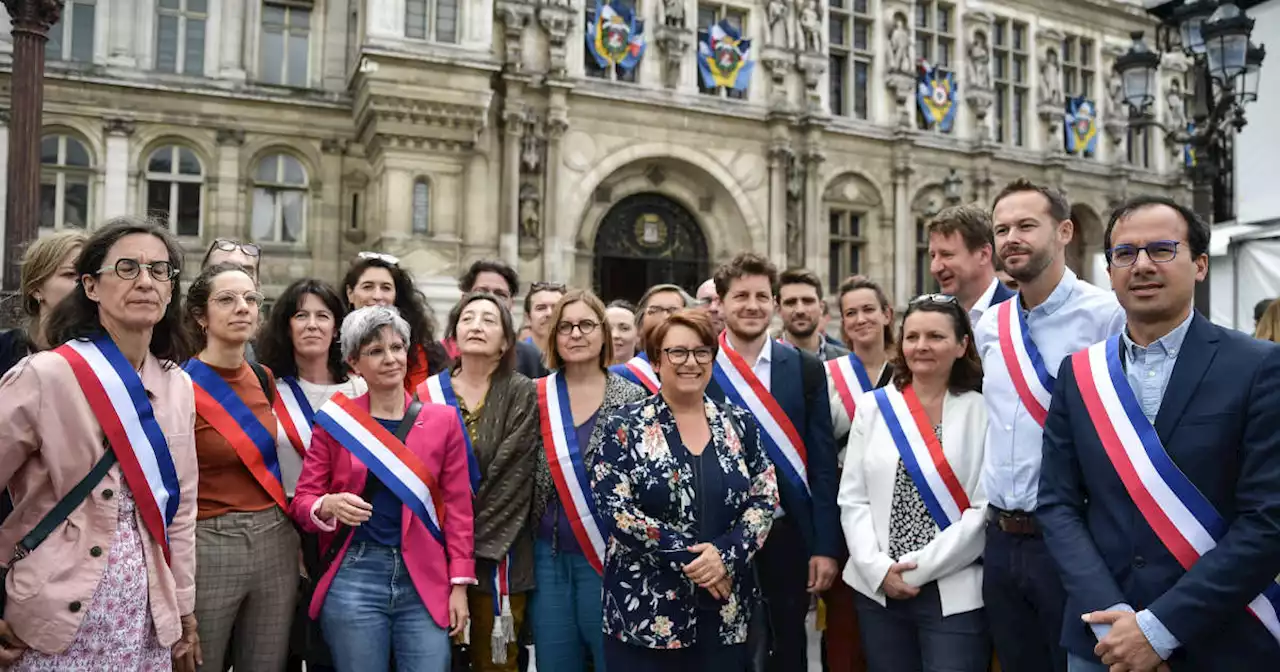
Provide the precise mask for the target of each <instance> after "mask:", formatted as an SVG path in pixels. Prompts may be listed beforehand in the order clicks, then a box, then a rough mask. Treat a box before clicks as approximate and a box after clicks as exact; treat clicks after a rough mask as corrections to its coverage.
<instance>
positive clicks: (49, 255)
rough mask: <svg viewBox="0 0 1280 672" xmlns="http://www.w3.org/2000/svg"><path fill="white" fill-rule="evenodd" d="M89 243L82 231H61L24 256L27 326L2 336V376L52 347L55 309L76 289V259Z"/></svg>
mask: <svg viewBox="0 0 1280 672" xmlns="http://www.w3.org/2000/svg"><path fill="white" fill-rule="evenodd" d="M87 239H88V236H86V235H85V234H84V233H82V232H80V231H59V232H57V233H54V234H52V235H48V236H44V237H41V238H39V239H37V240H36V241H35V242H33V243H31V247H28V248H27V251H26V252H24V253H23V255H22V261H21V262H20V263H21V265H22V286H21V288H20V290H19V294H20V295H21V298H22V312H23V314H25V315H26V317H27V322H26V326H25V327H22V328H18V329H10V330H9V331H6V332H3V333H0V375H3V374H4V372H6V371H8V370H9V369H11V368H13V365H14V364H17V363H18V362H19V361H20V360H21V359H22V358H23V357H26V356H27V355H30V354H32V353H34V352H40V351H41V350H48V349H49V348H50V347H52V346H51V344H50V343H49V340H48V339H47V338H45V329H44V326H45V323H46V322H48V321H49V316H50V315H52V314H53V308H54V306H57V305H58V303H59V302H60V301H62V299H63V298H64V297H66V296H67V295H68V294H70V293H71V292H72V290H74V289H75V288H76V282H78V280H79V278H77V277H76V257H78V256H80V250H81V248H83V247H84V241H85V240H87Z"/></svg>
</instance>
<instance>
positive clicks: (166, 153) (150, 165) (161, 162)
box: [147, 147, 173, 173]
mask: <svg viewBox="0 0 1280 672" xmlns="http://www.w3.org/2000/svg"><path fill="white" fill-rule="evenodd" d="M172 169H173V148H172V147H161V148H160V149H157V150H156V151H154V152H152V153H151V160H150V161H147V172H149V173H167V172H169V171H170V170H172Z"/></svg>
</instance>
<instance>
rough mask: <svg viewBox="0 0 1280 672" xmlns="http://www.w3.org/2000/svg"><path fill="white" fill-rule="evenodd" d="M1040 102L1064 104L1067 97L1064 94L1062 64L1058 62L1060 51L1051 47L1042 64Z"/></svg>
mask: <svg viewBox="0 0 1280 672" xmlns="http://www.w3.org/2000/svg"><path fill="white" fill-rule="evenodd" d="M1040 94H1041V95H1040V102H1041V103H1044V104H1047V105H1062V104H1064V103H1065V102H1066V99H1065V98H1064V97H1063V95H1062V66H1061V65H1060V64H1059V63H1058V51H1057V50H1056V49H1049V50H1048V51H1046V52H1045V54H1044V62H1043V63H1042V64H1041V65H1040Z"/></svg>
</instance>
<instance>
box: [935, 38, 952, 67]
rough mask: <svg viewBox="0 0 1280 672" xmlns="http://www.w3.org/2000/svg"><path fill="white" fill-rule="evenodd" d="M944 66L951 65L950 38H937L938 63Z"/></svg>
mask: <svg viewBox="0 0 1280 672" xmlns="http://www.w3.org/2000/svg"><path fill="white" fill-rule="evenodd" d="M937 65H940V66H942V67H944V68H950V67H951V40H948V39H943V38H938V63H937Z"/></svg>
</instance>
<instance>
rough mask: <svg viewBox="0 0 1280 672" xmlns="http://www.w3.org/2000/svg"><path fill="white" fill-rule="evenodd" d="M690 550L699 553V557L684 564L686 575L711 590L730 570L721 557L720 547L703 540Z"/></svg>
mask: <svg viewBox="0 0 1280 672" xmlns="http://www.w3.org/2000/svg"><path fill="white" fill-rule="evenodd" d="M689 552H690V553H698V554H699V555H698V557H697V559H695V560H694V561H693V562H691V563H689V564H687V565H685V566H684V575H685V576H687V577H689V578H690V579H691V580H692V581H693V582H694V583H696V584H698V585H699V586H702V587H703V588H706V589H708V590H709V589H710V588H711V587H712V586H714V585H716V584H717V583H719V582H720V579H723V578H725V575H726V574H727V573H728V572H726V571H725V568H724V561H723V560H721V559H720V549H718V548H716V547H715V546H714V545H712V544H708V543H706V542H703V543H701V544H694V545H693V546H690V547H689Z"/></svg>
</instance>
